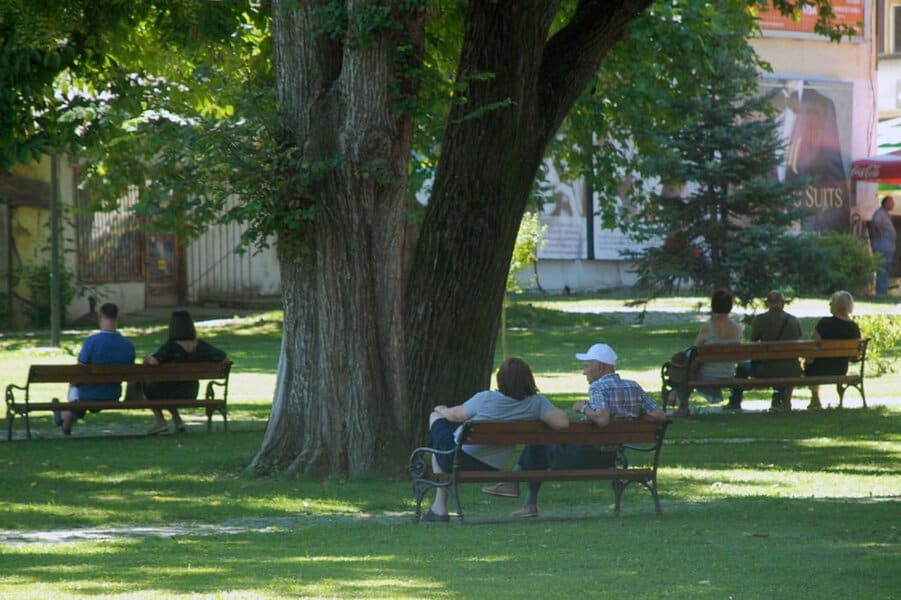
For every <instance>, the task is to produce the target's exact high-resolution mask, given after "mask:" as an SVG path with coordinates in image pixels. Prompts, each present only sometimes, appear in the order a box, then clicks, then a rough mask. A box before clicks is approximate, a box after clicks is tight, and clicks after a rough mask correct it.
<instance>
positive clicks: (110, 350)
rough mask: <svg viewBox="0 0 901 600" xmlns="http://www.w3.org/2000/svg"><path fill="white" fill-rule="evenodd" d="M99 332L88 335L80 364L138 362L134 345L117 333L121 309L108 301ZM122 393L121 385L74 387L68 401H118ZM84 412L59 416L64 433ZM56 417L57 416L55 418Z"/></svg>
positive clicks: (101, 316)
mask: <svg viewBox="0 0 901 600" xmlns="http://www.w3.org/2000/svg"><path fill="white" fill-rule="evenodd" d="M99 319H100V331H99V332H98V333H95V334H93V335H91V336H88V337H87V338H86V339H85V341H84V343H83V344H82V346H81V352H79V353H78V362H79V363H80V364H83V365H128V364H132V363H134V362H135V346H134V344H132V343H131V341H129V340H128V339H126V338H125V337H124V336H123V335H122V334H121V333H119V332H118V331H117V327H118V325H119V307H118V306H116V305H115V304H113V303H112V302H107V303H106V304H104V305H102V306H101V307H100V311H99ZM121 392H122V384H121V383H98V384H89V385H73V386H72V387H70V388H69V402H70V403H78V402H79V401H88V400H118V399H119V394H121ZM85 412H86V411H83V410H66V411H61V412H58V413H54V415H60V417H59V420H58V422H57V425H62V427H63V433H64V434H66V435H69V434H70V433H72V424H73V423H75V421H77V420H78V419H80V418H81V417H83V416H84V415H85ZM55 418H56V417H55Z"/></svg>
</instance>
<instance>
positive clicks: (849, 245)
mask: <svg viewBox="0 0 901 600" xmlns="http://www.w3.org/2000/svg"><path fill="white" fill-rule="evenodd" d="M820 246H821V247H822V248H823V250H824V255H825V258H826V260H827V263H828V265H829V269H828V271H829V280H828V285H827V286H826V287H824V288H822V289H820V290H817V291H820V292H823V293H826V294H828V293H832V292H834V291H836V290H848V291H849V292H852V293H854V294H860V293H862V292H866V291H868V290H869V288H870V284H871V283H872V281H873V273H875V272H876V269H877V267H878V266H879V257H878V256H877V255H875V254H873V253H872V252H870V249H869V248H867V247H866V246H865V245H864V244H862V243H861V242H860V240H858V239H857V238H855V237H854V236H852V235H848V234H846V233H838V232H829V233H827V234H825V235H823V236H821V237H820Z"/></svg>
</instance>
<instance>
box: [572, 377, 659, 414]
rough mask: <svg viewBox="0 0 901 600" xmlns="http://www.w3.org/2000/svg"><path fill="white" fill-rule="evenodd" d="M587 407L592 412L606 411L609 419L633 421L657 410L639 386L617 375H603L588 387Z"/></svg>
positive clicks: (655, 405)
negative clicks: (589, 407)
mask: <svg viewBox="0 0 901 600" xmlns="http://www.w3.org/2000/svg"><path fill="white" fill-rule="evenodd" d="M588 405H589V406H591V409H592V410H606V411H607V412H608V413H610V417H611V418H620V419H623V418H630V419H635V418H637V417H640V416H641V415H642V414H644V413H649V412H651V411H652V410H656V409H657V404H656V403H655V402H654V401H653V400H651V397H650V396H648V395H647V393H645V391H644V390H643V389H641V386H640V385H638V384H637V383H635V382H634V381H630V380H628V379H620V376H619V375H618V374H617V373H610V374H608V375H604V376H603V377H601V378H600V379H596V380H594V381H592V382H591V385H590V386H588Z"/></svg>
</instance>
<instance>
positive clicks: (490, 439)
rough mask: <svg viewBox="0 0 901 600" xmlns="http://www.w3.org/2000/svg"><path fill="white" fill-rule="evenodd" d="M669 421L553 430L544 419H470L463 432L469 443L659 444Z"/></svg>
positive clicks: (592, 425) (585, 424)
mask: <svg viewBox="0 0 901 600" xmlns="http://www.w3.org/2000/svg"><path fill="white" fill-rule="evenodd" d="M666 426H667V422H666V421H663V422H654V421H646V420H643V419H636V420H623V421H612V422H610V423H609V424H608V425H607V426H606V427H598V426H597V425H595V424H594V423H582V422H579V423H570V424H569V427H567V428H565V429H559V430H555V429H551V428H550V427H549V426H548V425H546V424H545V423H543V422H542V421H467V422H466V423H465V424H464V426H463V431H462V432H461V438H460V439H461V441H463V442H464V443H466V444H490V445H496V446H514V445H517V444H586V445H591V444H595V445H615V444H655V443H657V441H658V439H660V440H662V438H663V433H664V431H665V430H666Z"/></svg>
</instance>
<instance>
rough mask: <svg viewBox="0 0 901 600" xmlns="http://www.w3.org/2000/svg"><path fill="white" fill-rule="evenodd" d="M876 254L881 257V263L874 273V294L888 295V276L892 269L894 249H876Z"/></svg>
mask: <svg viewBox="0 0 901 600" xmlns="http://www.w3.org/2000/svg"><path fill="white" fill-rule="evenodd" d="M876 252H878V253H879V254H881V255H882V261H881V263H880V264H879V270H878V271H876V294H877V295H880V296H881V295H885V294H888V276H889V271H891V268H892V258H894V256H895V249H894V248H892V249H891V250H883V249H880V248H877V249H876Z"/></svg>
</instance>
